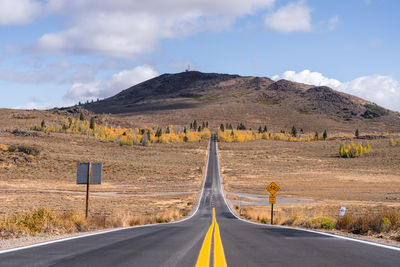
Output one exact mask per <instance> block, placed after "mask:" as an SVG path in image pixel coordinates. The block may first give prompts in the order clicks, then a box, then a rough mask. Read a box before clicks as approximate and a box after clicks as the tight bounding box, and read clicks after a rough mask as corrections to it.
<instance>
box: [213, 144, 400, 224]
mask: <svg viewBox="0 0 400 267" xmlns="http://www.w3.org/2000/svg"><path fill="white" fill-rule="evenodd" d="M352 141H353V142H361V140H352ZM341 142H342V141H339V140H330V141H318V142H308V143H307V142H284V141H268V140H260V141H254V142H248V143H220V144H219V153H220V156H221V173H222V177H223V180H224V188H225V190H226V191H228V192H241V193H248V194H257V195H265V198H267V196H268V195H269V193H268V192H267V191H266V189H265V188H266V186H267V185H268V184H269V183H271V182H272V181H274V182H275V183H277V184H278V185H279V187H280V191H279V192H278V193H277V199H278V205H276V211H277V216H280V217H282V218H281V220H282V221H283V220H285V219H287V218H289V217H293V216H301V217H308V218H315V217H317V216H326V217H331V218H337V217H338V214H339V209H340V207H341V206H346V207H347V213H348V214H352V215H362V214H365V213H369V212H373V210H374V209H377V208H382V207H388V208H397V209H399V208H400V147H390V146H389V139H380V140H371V141H370V144H371V146H372V152H371V153H370V154H369V155H366V156H363V157H359V158H352V159H347V158H346V159H345V158H339V157H338V152H339V146H340V143H341ZM364 142H365V141H364ZM279 197H289V198H294V199H298V200H305V202H307V201H308V202H309V201H310V200H311V202H309V203H304V202H303V203H302V201H299V203H298V204H295V203H286V204H281V205H279ZM255 206H257V205H255ZM258 206H260V205H258ZM255 208H256V209H264V210H265V214H268V211H267V208H269V207H265V206H264V207H258V208H257V207H255ZM279 211H281V212H280V213H279Z"/></svg>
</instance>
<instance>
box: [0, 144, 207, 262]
mask: <svg viewBox="0 0 400 267" xmlns="http://www.w3.org/2000/svg"><path fill="white" fill-rule="evenodd" d="M210 144H211V137H210V141H209V143H208V148H207V165H206V170H205V173H204V179H203V184H202V186H201V192H200V197H197V202H196V204H195V209H194V212H192V214H191V215H189V216H188V217H186V218H184V219H182V220H179V221H174V222H167V223H156V224H146V225H137V226H130V227H121V228H116V229H111V230H106V231H101V232H98V233H90V234H84V235H80V236H73V237H68V238H62V239H57V240H52V241H47V242H42V243H37V244H32V245H28V246H23V247H17V248H11V249H6V250H0V255H1V254H5V253H10V252H14V251H18V250H24V249H29V248H35V247H41V246H46V245H50V244H55V243H60V242H65V241H69V240H74V239H79V238H84V237H90V236H95V235H102V234H107V233H112V232H117V231H122V230H128V229H134V228H144V227H152V226H159V225H166V224H174V223H181V222H184V221H187V220H189V219H191V218H192V217H193V216H194V215H196V213H197V212H198V210H199V207H200V203H201V200H202V199H203V192H204V185H205V181H206V178H207V173H208V163H209V160H210Z"/></svg>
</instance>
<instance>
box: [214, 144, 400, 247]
mask: <svg viewBox="0 0 400 267" xmlns="http://www.w3.org/2000/svg"><path fill="white" fill-rule="evenodd" d="M216 152H217V166H218V177H219V181H220V183H219V184H220V190H221V193H222V197H223V199H224V201H225V205H226V206H227V207H228V209H229V211H230V212H231V213H232V215H233V216H235V217H236V219H238V220H240V221H242V222H246V223H250V224H255V225H259V226H263V227H273V228H283V229H291V230H298V231H304V232H310V233H315V234H320V235H324V236H330V237H336V238H339V239H344V240H349V241H354V242H358V243H363V244H367V245H371V246H376V247H382V248H387V249H391V250H396V251H400V248H399V247H393V246H389V245H383V244H379V243H375V242H371V241H365V240H361V239H356V238H351V237H346V236H341V235H335V234H330V233H324V232H319V231H316V230H309V229H303V228H298V227H290V226H282V225H270V224H268V225H267V224H262V223H256V222H251V221H247V220H244V219H242V218H240V217H239V216H237V215H236V212H234V211H233V210H232V209H231V207H230V206H229V205H228V202H227V201H226V198H225V191H224V188H223V186H222V177H221V174H220V173H221V172H220V167H219V157H218V142H217V143H216Z"/></svg>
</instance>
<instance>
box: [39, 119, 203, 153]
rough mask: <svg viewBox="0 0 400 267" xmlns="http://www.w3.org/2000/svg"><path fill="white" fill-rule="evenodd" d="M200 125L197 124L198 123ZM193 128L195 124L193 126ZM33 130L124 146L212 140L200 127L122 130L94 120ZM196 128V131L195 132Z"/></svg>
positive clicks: (70, 121) (64, 121) (59, 122)
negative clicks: (181, 129)
mask: <svg viewBox="0 0 400 267" xmlns="http://www.w3.org/2000/svg"><path fill="white" fill-rule="evenodd" d="M195 123H196V121H195ZM191 126H192V125H191ZM31 129H32V130H35V131H42V132H54V133H69V134H79V135H86V136H88V137H89V138H93V139H95V140H99V141H106V142H113V143H117V144H120V145H129V146H132V145H140V144H141V145H147V144H148V143H163V144H171V143H184V142H196V141H201V140H207V139H209V138H210V135H211V133H210V130H209V129H208V128H203V127H201V126H199V127H198V128H197V123H196V127H193V126H192V127H190V130H186V128H185V130H184V131H180V130H179V129H178V130H176V129H175V130H174V127H173V126H172V125H171V126H168V127H166V129H162V128H158V129H138V128H134V129H133V128H121V127H119V126H117V127H113V126H109V125H101V124H97V123H96V122H95V121H94V120H92V119H91V120H90V121H87V120H81V119H75V118H64V119H59V120H57V121H55V122H52V123H44V122H42V123H41V125H35V126H32V127H31ZM195 129H196V130H195Z"/></svg>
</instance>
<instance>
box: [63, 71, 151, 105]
mask: <svg viewBox="0 0 400 267" xmlns="http://www.w3.org/2000/svg"><path fill="white" fill-rule="evenodd" d="M157 75H158V72H157V71H155V70H154V69H153V68H152V67H151V66H148V65H143V66H138V67H135V68H133V69H130V70H123V71H120V72H118V73H116V74H114V75H112V76H111V77H110V78H109V79H106V80H103V81H95V82H89V83H74V84H73V85H72V86H71V87H70V88H69V89H68V91H67V93H66V94H65V97H64V98H65V99H71V100H75V101H82V100H83V101H85V100H91V99H96V98H104V97H110V96H113V95H115V94H117V93H119V92H120V91H122V90H124V89H127V88H129V87H131V86H133V85H136V84H138V83H141V82H143V81H146V80H148V79H151V78H153V77H155V76H157Z"/></svg>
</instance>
